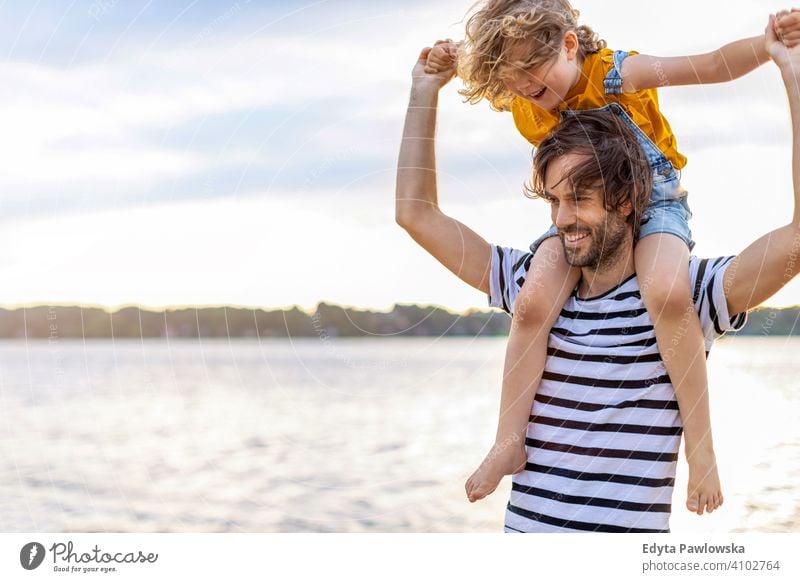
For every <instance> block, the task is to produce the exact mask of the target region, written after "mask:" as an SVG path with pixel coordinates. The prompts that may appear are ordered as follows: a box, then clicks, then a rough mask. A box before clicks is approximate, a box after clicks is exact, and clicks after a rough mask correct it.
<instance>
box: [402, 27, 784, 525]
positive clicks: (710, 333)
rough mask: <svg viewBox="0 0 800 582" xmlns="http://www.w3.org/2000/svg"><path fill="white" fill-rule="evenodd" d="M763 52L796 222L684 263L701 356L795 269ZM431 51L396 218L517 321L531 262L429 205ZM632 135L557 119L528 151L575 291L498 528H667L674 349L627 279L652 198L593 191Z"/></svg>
mask: <svg viewBox="0 0 800 582" xmlns="http://www.w3.org/2000/svg"><path fill="white" fill-rule="evenodd" d="M788 44H792V43H788ZM767 45H768V50H769V53H770V56H771V57H772V59H773V60H774V61H775V63H776V64H777V65H778V67H779V68H780V70H781V73H782V76H783V80H784V83H785V85H786V90H787V94H788V96H789V103H790V109H791V116H792V130H793V140H794V155H793V168H792V169H793V175H794V184H795V185H794V201H795V207H794V214H793V216H792V220H791V222H790V223H789V224H787V225H786V226H784V227H782V228H778V229H776V230H774V231H772V232H770V233H768V234H766V235H765V236H763V237H761V238H760V239H758V240H757V241H755V242H754V243H752V244H751V245H750V246H749V247H747V248H746V249H745V250H744V251H743V252H742V253H740V254H739V255H738V256H736V257H720V258H716V259H705V260H701V259H698V258H696V257H693V258H692V260H691V264H690V278H691V281H692V283H693V287H694V305H695V308H696V309H697V312H698V314H699V316H700V321H701V324H702V327H703V330H704V333H705V337H706V349H707V350H708V349H710V347H711V344H712V343H713V340H714V339H716V338H717V337H719V336H720V335H722V334H723V333H724V332H725V331H727V330H731V329H738V328H739V327H741V326H742V325H743V324H744V321H745V314H746V312H747V311H748V310H749V309H752V308H753V307H755V306H757V305H759V304H760V303H762V302H763V301H765V300H766V299H768V298H769V297H771V296H772V295H773V294H775V293H776V292H777V291H778V290H779V289H780V288H781V287H783V286H784V285H785V284H786V283H788V281H790V280H791V279H792V278H793V277H794V276H795V275H796V266H800V262H798V259H800V87H798V81H797V78H796V76H797V73H800V47H793V48H786V47H785V46H784V44H783V43H782V42H780V41H779V40H778V39H777V38H776V37H775V35H774V33H772V29H771V28H770V29H769V31H768V42H767ZM429 50H430V49H425V50H423V51H422V53H421V54H420V57H419V59H418V61H417V64H416V66H415V67H414V71H413V85H412V91H411V101H410V104H409V108H408V113H407V118H406V125H405V129H404V134H403V142H402V146H401V150H400V159H399V162H398V175H397V191H396V218H397V222H398V224H400V226H402V227H403V228H404V229H405V230H406V231H407V232H408V233H409V234H410V235H411V236H412V238H413V239H414V240H415V241H417V243H419V244H420V245H421V246H422V247H423V248H425V250H427V251H428V252H429V253H430V254H431V255H433V256H434V257H435V258H436V259H437V260H438V261H439V262H441V263H442V264H443V265H444V266H445V267H447V268H448V269H449V270H450V271H452V272H453V273H454V274H456V275H457V276H458V277H459V278H461V279H462V280H463V281H464V282H466V283H468V284H469V285H471V286H473V287H475V288H476V289H480V290H481V291H483V292H485V293H487V294H488V295H489V299H490V304H491V305H493V306H496V307H501V308H503V309H505V310H506V311H508V312H509V313H511V314H514V313H517V314H519V315H518V316H521V315H522V314H523V313H524V308H525V306H523V305H515V300H516V297H517V293H518V291H519V289H520V288H521V286H522V284H523V283H524V281H525V278H526V277H527V276H529V275H531V274H530V273H527V268H528V265H529V264H530V254H529V253H526V252H522V251H516V250H511V249H506V248H501V247H497V246H493V245H490V244H489V243H487V242H486V241H485V240H484V239H482V238H481V237H480V236H479V235H477V234H476V233H475V232H473V231H472V230H470V229H469V228H467V227H466V226H464V225H463V224H461V223H460V222H458V221H457V220H454V219H452V218H450V217H448V216H447V215H445V214H444V213H443V212H442V211H441V210H440V209H439V207H438V203H437V193H436V167H435V158H434V135H435V123H436V108H437V100H438V93H439V90H440V89H441V87H443V86H444V85H445V84H446V83H447V82H448V81H449V80H450V79H451V78H452V75H453V72H452V71H448V72H446V73H440V74H426V73H425V72H424V67H425V62H426V58H427V53H428V51H429ZM627 139H630V136H626V134H625V128H624V127H621V126H620V125H619V124H617V123H615V120H614V118H613V116H612V117H607V116H603V115H602V114H598V113H594V114H582V115H581V116H580V117H576V118H574V119H571V120H570V121H569V122H564V123H563V124H562V126H561V127H560V128H559V130H558V131H557V132H556V134H555V135H554V136H553V137H552V138H551V139H549V140H548V142H547V143H545V144H542V146H541V148H540V150H539V151H538V152H537V156H536V161H535V168H536V169H537V170H538V173H537V174H536V175H535V178H534V187H535V190H536V192H537V194H538V195H539V196H540V197H542V198H544V199H545V200H546V201H547V202H548V203H549V204H550V206H551V214H552V219H553V223H554V224H555V225H556V227H557V228H558V229H559V236H560V237H561V240H562V244H563V246H564V251H565V255H566V256H567V259H568V261H570V262H571V264H573V265H574V266H578V267H580V268H581V280H580V282H579V284H578V286H577V287H576V289H575V291H574V292H573V294H572V296H571V297H570V299H569V300H568V302H567V304H566V305H565V307H564V309H563V310H562V312H561V314H560V316H559V318H558V320H557V321H556V324H555V326H554V327H553V329H552V330H551V332H550V337H549V342H548V345H549V347H548V358H547V363H546V366H545V373H544V375H543V377H542V382H541V385H540V388H539V391H538V393H537V396H536V401H535V403H534V407H533V411H532V415H531V422H530V424H529V427H528V432H527V438H526V445H527V447H526V449H527V455H528V460H527V464H526V466H525V469H524V471H522V472H521V473H518V474H517V475H515V476H514V478H513V484H512V493H511V499H510V501H509V504H508V509H507V513H506V531H509V532H511V531H521V532H550V531H600V532H666V531H669V515H670V511H671V498H672V489H673V484H674V477H675V464H676V458H677V452H678V446H679V442H680V434H681V422H680V416H679V412H678V407H677V402H676V400H675V393H674V389H673V387H672V384H671V383H670V379H669V376H668V375H667V374H666V370H665V368H664V364H663V357H662V356H666V357H668V356H669V354H662V353H659V348H658V346H657V345H656V341H655V334H654V332H653V327H652V322H651V320H650V317H649V315H648V313H647V311H646V309H645V308H644V305H643V303H642V300H641V294H640V292H639V291H640V288H641V286H643V285H646V284H647V281H638V280H637V278H636V276H635V272H634V263H633V245H634V240H635V238H634V232H635V229H636V228H637V224H636V217H637V216H638V215H639V213H640V211H641V204H642V200H641V192H642V191H648V190H647V188H644V187H636V185H634V186H633V187H631V188H630V192H629V193H628V194H627V197H623V198H622V199H616V200H612V198H614V196H611V195H610V194H609V193H608V192H606V188H604V187H603V184H605V185H608V184H609V183H613V182H614V178H615V176H610V175H606V176H603V172H604V170H605V171H606V172H612V171H613V172H623V173H627V174H628V175H629V176H636V175H637V171H636V168H635V167H633V166H632V164H633V165H635V164H636V163H637V161H636V158H637V156H636V155H630V148H631V147H638V146H636V145H635V144H631V143H629V142H625V140H627ZM623 142H625V143H623ZM615 148H616V149H617V150H618V151H617V152H616V153H615V151H614V149H615ZM626 151H627V152H628V155H627V157H626V156H625V152H626ZM593 153H598V155H593ZM599 154H602V155H599ZM609 156H610V157H609ZM620 156H621V157H620ZM601 158H602V159H617V160H621V161H622V162H624V163H621V164H616V165H614V166H613V168H614V169H613V170H612V169H610V168H603V167H597V165H596V161H595V160H596V159H601ZM593 164H594V166H593ZM620 168H621V169H620ZM587 177H588V178H589V179H586V178H587ZM600 177H602V181H601V180H599V178H600ZM617 177H619V176H617ZM576 183H580V184H582V185H583V186H584V187H583V188H578V187H576ZM587 184H589V185H590V186H588V187H587V186H586V185H587ZM616 198H618V197H616ZM584 235H588V237H586V239H585V240H584V239H583V238H582V237H583V236H584ZM680 339H681V338H680V337H676V338H673V341H680ZM661 349H662V350H664V349H665V347H664V346H662V347H661ZM666 349H669V348H666ZM506 364H507V369H508V368H509V364H510V367H511V368H513V362H507V363H506ZM516 373H524V370H522V371H517V372H516Z"/></svg>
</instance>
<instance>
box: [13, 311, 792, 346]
mask: <svg viewBox="0 0 800 582" xmlns="http://www.w3.org/2000/svg"><path fill="white" fill-rule="evenodd" d="M510 324H511V318H510V317H508V316H507V315H506V314H504V313H502V312H500V311H498V310H492V311H484V310H474V311H468V312H466V313H457V312H453V311H448V310H447V309H444V308H442V307H434V306H427V305H395V306H394V307H393V308H392V310H391V311H389V312H381V311H370V310H362V309H353V308H349V307H342V306H339V305H332V304H328V303H320V304H319V305H317V307H316V309H315V311H314V312H313V313H308V312H306V311H303V310H301V309H300V308H298V307H292V308H290V309H275V310H265V309H252V308H251V309H248V308H243V307H200V308H192V307H182V308H175V309H165V310H153V309H146V308H142V307H124V308H121V309H118V310H116V311H111V312H110V311H107V310H105V309H102V308H99V307H82V306H77V305H74V306H68V305H67V306H64V305H60V306H48V305H37V306H32V307H24V308H23V307H20V308H16V309H5V308H0V339H18V338H27V339H49V340H57V339H60V338H64V339H68V338H79V339H81V338H82V339H90V338H98V339H99V338H108V339H111V338H166V337H169V338H213V337H223V338H255V337H260V338H289V337H295V338H302V337H317V338H320V339H326V338H333V337H376V338H384V337H494V336H501V337H502V336H505V335H508V330H509V328H510ZM737 335H746V336H795V335H800V307H788V308H782V309H778V308H771V307H764V308H760V309H756V310H754V311H753V312H751V313H750V316H749V319H748V323H747V325H746V326H745V327H744V329H743V330H742V331H740V332H738V334H737Z"/></svg>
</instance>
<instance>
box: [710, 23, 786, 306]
mask: <svg viewBox="0 0 800 582" xmlns="http://www.w3.org/2000/svg"><path fill="white" fill-rule="evenodd" d="M773 21H774V20H773V18H770V24H769V26H767V31H766V36H767V50H768V51H769V54H770V56H771V57H772V60H773V61H775V64H777V65H778V67H779V68H780V70H781V76H782V77H783V82H784V84H785V85H786V93H787V95H788V97H789V109H790V110H791V115H792V140H793V149H792V176H793V188H794V213H793V216H792V222H791V223H789V224H787V225H786V226H783V227H781V228H778V229H776V230H773V231H772V232H770V233H768V234H766V235H764V236H762V237H761V238H760V239H758V240H757V241H756V242H754V243H753V244H751V245H750V246H749V247H747V248H746V249H745V250H744V251H742V252H741V253H740V254H739V255H738V256H737V257H736V258H735V259H734V260H733V262H732V263H731V265H730V266H729V267H728V269H727V271H726V272H725V281H724V285H725V287H724V288H725V298H726V299H727V303H728V312H729V313H730V314H731V315H735V314H737V313H742V312H744V311H747V310H748V309H752V308H753V307H756V306H758V305H760V304H761V303H763V302H764V301H766V300H767V299H769V298H770V297H772V296H773V295H774V294H775V293H777V292H778V291H779V290H780V289H781V288H782V287H783V286H784V285H786V284H787V283H788V282H789V281H791V280H792V279H793V278H794V277H795V275H797V273H798V270H800V46H795V47H792V48H786V47H785V46H784V44H783V43H782V42H781V41H779V40H778V38H777V37H776V35H775V33H774V31H773Z"/></svg>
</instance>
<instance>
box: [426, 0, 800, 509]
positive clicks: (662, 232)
mask: <svg viewBox="0 0 800 582" xmlns="http://www.w3.org/2000/svg"><path fill="white" fill-rule="evenodd" d="M578 14H579V13H578V11H576V10H574V9H573V8H572V6H571V5H570V3H569V2H568V0H489V1H488V2H486V3H485V4H483V5H482V6H481V7H480V8H479V10H478V11H477V12H476V13H475V14H474V15H473V16H472V17H471V18H470V19H469V21H468V23H467V32H466V39H465V40H464V41H463V42H461V43H453V42H452V41H440V42H438V43H437V44H436V45H435V46H434V48H433V50H431V52H430V54H429V57H428V61H427V67H426V72H428V73H438V72H442V71H444V70H447V69H450V68H451V67H453V66H454V64H455V63H456V61H457V64H458V74H459V76H460V77H461V78H462V79H463V80H464V82H465V85H466V88H465V89H464V90H463V91H462V94H463V95H464V96H465V97H467V99H468V101H470V102H471V103H477V102H478V101H480V100H482V99H488V100H489V102H490V104H491V106H492V108H493V109H495V110H498V111H511V113H512V115H513V116H514V122H515V124H516V126H517V129H518V130H519V131H520V133H521V134H522V135H523V136H524V137H525V138H526V139H527V140H528V141H529V142H531V143H532V144H533V145H534V146H537V145H538V144H539V143H541V142H542V140H544V139H545V138H546V137H547V136H548V135H549V134H550V133H551V132H552V130H553V129H554V128H555V127H556V125H557V124H558V122H559V120H560V118H561V116H563V115H569V114H570V111H575V110H586V109H610V110H611V111H613V112H614V113H616V114H618V115H619V116H620V117H621V118H622V119H623V120H624V121H625V122H626V123H628V124H629V125H630V126H631V128H632V129H633V131H634V133H635V134H636V136H637V139H638V140H639V143H640V145H641V146H642V147H643V149H644V151H645V153H646V154H647V156H648V160H649V162H650V165H651V168H652V171H653V189H652V192H651V197H650V205H649V207H648V208H647V209H646V210H645V211H644V213H643V215H642V220H641V226H640V229H639V230H638V242H637V244H636V248H635V257H634V260H635V265H636V274H637V278H638V279H639V282H640V288H641V293H642V299H643V301H644V304H645V306H646V308H647V311H648V313H649V314H650V318H651V319H652V321H653V325H654V328H655V335H656V340H657V344H658V349H659V352H660V354H661V357H662V359H663V362H664V365H665V367H666V369H667V372H668V374H669V379H670V380H671V382H672V384H673V386H674V388H675V394H676V398H677V401H678V406H679V408H680V413H681V420H682V423H683V429H684V439H685V441H684V443H685V451H686V458H687V461H688V465H689V486H688V492H687V502H686V507H687V508H688V509H689V510H690V511H693V512H696V513H697V514H698V515H702V514H703V512H704V511H708V512H709V513H710V512H712V511H713V510H715V509H716V508H718V507H719V506H720V505H721V504H722V502H723V497H722V492H721V487H720V481H719V476H718V473H717V466H716V459H715V454H714V448H713V442H712V437H711V423H710V417H709V403H708V391H707V384H708V382H707V377H706V367H705V347H704V341H703V333H702V331H701V328H700V323H699V320H698V317H697V313H696V311H695V309H694V306H693V297H692V295H693V291H692V290H691V289H690V285H689V269H688V262H689V252H690V251H691V249H692V247H693V246H694V242H693V241H692V238H691V231H690V230H689V226H688V220H689V218H691V216H692V214H691V212H690V210H689V206H688V205H687V202H686V197H687V193H686V191H685V190H684V189H683V188H682V186H681V184H680V181H679V171H680V170H681V168H683V167H684V166H685V164H686V158H685V157H684V156H683V155H682V154H681V153H680V152H679V151H678V149H677V143H676V140H675V136H674V135H673V134H672V131H671V129H670V126H669V123H668V122H667V120H666V118H665V117H664V115H663V114H662V113H661V111H660V110H659V106H658V96H657V93H656V88H657V87H663V86H667V85H691V84H705V83H719V82H723V81H730V80H732V79H736V78H738V77H741V76H742V75H744V74H746V73H748V72H750V71H752V70H753V69H755V68H756V67H758V66H759V65H761V64H763V63H765V62H766V61H767V60H769V55H768V53H767V50H766V48H765V38H764V35H763V34H762V35H759V36H755V37H752V38H747V39H743V40H739V41H736V42H733V43H730V44H727V45H725V46H723V47H722V48H720V49H718V50H716V51H713V52H711V53H708V54H703V55H696V56H685V57H669V58H657V57H652V56H647V55H642V54H637V53H635V52H624V51H612V50H610V49H608V48H606V43H605V41H603V40H600V39H599V37H598V35H597V34H596V33H595V32H594V31H593V30H592V29H591V28H589V27H588V26H585V25H579V24H578ZM771 23H772V24H771V25H772V26H774V27H775V30H776V31H777V32H778V33H779V35H782V37H783V38H784V42H785V43H786V44H787V45H789V44H796V43H797V42H798V41H797V39H796V37H797V36H800V14H799V13H796V12H795V11H792V12H791V13H787V12H783V13H780V14H779V15H778V16H777V17H776V18H775V19H774V20H771ZM600 186H601V187H602V185H600ZM531 194H532V195H534V196H536V195H537V194H539V193H534V192H531ZM575 204H580V193H576V201H575ZM592 236H593V233H592V232H589V231H587V230H585V229H581V227H580V225H577V226H576V227H575V228H574V229H570V232H559V231H558V230H557V229H556V228H555V226H553V227H551V228H550V229H549V230H548V231H547V233H545V234H544V235H542V236H541V237H540V238H539V239H537V240H536V241H535V242H534V243H533V244H532V245H531V251H532V252H533V253H534V256H533V259H532V262H531V265H530V268H529V271H528V272H529V276H528V280H527V282H526V283H525V285H524V287H523V289H522V291H521V292H520V295H519V297H518V299H517V304H516V310H515V317H514V319H513V322H512V327H511V335H510V337H509V343H508V348H507V351H506V358H505V371H504V380H503V388H502V396H501V404H500V410H501V413H500V419H499V422H498V429H497V436H496V439H495V443H494V445H493V446H492V448H491V449H490V451H489V453H488V454H487V456H486V458H485V459H484V461H483V462H482V463H481V465H480V466H479V467H478V469H477V470H476V471H475V472H474V473H473V474H472V476H471V477H470V478H469V479H468V480H467V483H466V491H467V496H468V497H469V500H470V501H472V502H474V501H476V500H478V499H481V498H483V497H485V496H486V495H488V494H490V493H491V492H492V491H494V490H495V488H496V487H497V485H498V483H499V482H500V480H501V479H502V477H503V476H504V475H508V474H513V473H517V472H519V471H521V470H523V469H524V468H525V463H526V462H527V460H528V457H527V454H526V451H525V436H526V432H527V427H528V421H529V417H530V414H531V409H532V406H533V401H534V398H535V396H536V390H537V388H538V386H539V383H540V381H541V380H542V375H543V370H544V367H545V360H546V358H547V348H548V345H547V341H548V335H549V330H550V328H551V327H552V325H553V323H554V322H555V320H556V318H557V316H558V314H559V312H560V310H561V308H562V307H563V305H564V303H565V302H566V300H567V298H568V297H569V295H570V293H571V292H572V290H573V289H574V288H575V286H576V284H577V282H578V279H579V275H580V269H579V267H580V266H586V265H589V264H591V261H592V257H591V256H586V253H585V252H583V251H585V250H586V249H588V248H589V247H590V246H591V245H590V240H591V237H592ZM556 237H558V238H556ZM559 239H560V240H559ZM568 261H569V262H568ZM530 370H537V373H535V374H532V375H531V374H529V373H526V371H530Z"/></svg>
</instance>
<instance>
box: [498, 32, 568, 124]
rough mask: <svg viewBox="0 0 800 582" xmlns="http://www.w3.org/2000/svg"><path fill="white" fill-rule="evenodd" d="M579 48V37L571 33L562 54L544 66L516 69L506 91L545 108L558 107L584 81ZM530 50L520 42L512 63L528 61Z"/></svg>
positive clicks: (511, 74) (507, 78) (507, 80)
mask: <svg viewBox="0 0 800 582" xmlns="http://www.w3.org/2000/svg"><path fill="white" fill-rule="evenodd" d="M577 48H578V43H577V37H575V35H574V33H572V32H568V33H567V35H566V36H565V38H564V43H563V45H562V47H561V51H560V52H559V54H558V55H556V56H555V57H553V58H552V59H550V60H549V61H547V62H545V63H544V64H542V65H538V66H534V67H532V68H530V69H517V70H513V71H512V72H511V73H510V74H508V76H507V77H506V78H504V79H503V83H504V84H505V86H506V89H508V90H509V91H511V93H513V94H514V95H517V96H518V97H522V98H523V99H526V100H527V101H530V102H531V103H533V104H535V105H536V106H537V107H541V108H542V109H547V110H552V109H556V108H558V106H559V105H560V104H561V103H562V102H563V101H564V99H565V98H566V97H567V95H568V94H569V92H570V90H571V89H572V87H574V86H575V84H576V83H577V82H578V79H579V78H580V74H581V70H580V64H579V63H578V59H577ZM528 51H530V47H529V45H528V44H527V43H520V44H519V45H518V46H516V47H514V48H513V49H512V50H511V51H510V52H509V55H508V60H509V61H511V62H518V61H525V60H527V59H526V53H527V52H528Z"/></svg>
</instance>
